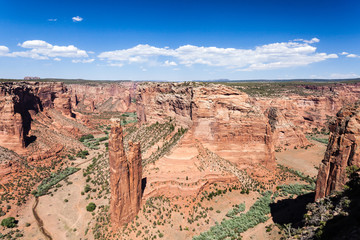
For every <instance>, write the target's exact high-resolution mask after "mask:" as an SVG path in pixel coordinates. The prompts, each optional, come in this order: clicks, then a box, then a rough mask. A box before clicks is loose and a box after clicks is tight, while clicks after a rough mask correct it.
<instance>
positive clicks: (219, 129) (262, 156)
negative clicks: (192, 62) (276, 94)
mask: <svg viewBox="0 0 360 240" xmlns="http://www.w3.org/2000/svg"><path fill="white" fill-rule="evenodd" d="M137 105H138V108H137V113H138V118H139V121H140V122H147V123H155V122H157V121H159V122H160V121H164V119H168V118H169V117H171V118H172V119H176V122H177V123H179V124H180V125H182V126H185V127H186V128H189V130H190V131H189V132H188V134H190V135H191V138H192V139H193V140H194V141H200V142H201V143H203V144H204V146H205V147H207V148H209V149H210V150H211V151H213V152H214V153H216V154H218V155H219V156H220V157H223V158H225V159H227V160H229V161H231V162H232V163H234V164H236V165H237V166H238V167H239V168H241V169H248V168H253V169H255V166H267V167H268V169H273V168H274V167H275V158H274V147H273V142H272V141H273V140H272V132H271V127H270V124H269V123H268V119H267V118H266V117H265V115H264V114H263V113H262V112H261V110H260V108H259V107H257V106H255V105H253V104H252V103H251V102H250V99H249V97H248V95H247V94H245V93H243V92H240V91H238V90H235V89H233V88H230V87H225V86H222V85H213V84H211V85H209V86H199V84H197V85H192V84H164V83H163V84H158V83H148V84H144V85H141V86H139V87H138V94H137Z"/></svg>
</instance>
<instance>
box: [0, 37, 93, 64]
mask: <svg viewBox="0 0 360 240" xmlns="http://www.w3.org/2000/svg"><path fill="white" fill-rule="evenodd" d="M18 46H20V47H22V48H25V49H28V50H25V51H18V52H10V51H9V48H8V47H6V46H0V56H7V57H25V58H33V59H41V60H44V59H53V60H55V61H60V60H61V57H63V58H87V57H88V54H87V52H86V51H85V50H81V49H78V48H77V47H75V46H74V45H68V46H58V45H52V44H50V43H48V42H45V41H43V40H29V41H25V42H23V43H19V44H18Z"/></svg>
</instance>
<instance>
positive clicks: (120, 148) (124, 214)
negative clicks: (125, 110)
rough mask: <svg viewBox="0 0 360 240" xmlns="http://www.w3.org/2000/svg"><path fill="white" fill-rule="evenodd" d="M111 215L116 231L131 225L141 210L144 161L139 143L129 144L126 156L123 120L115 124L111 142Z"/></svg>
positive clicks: (112, 129)
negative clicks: (126, 224)
mask: <svg viewBox="0 0 360 240" xmlns="http://www.w3.org/2000/svg"><path fill="white" fill-rule="evenodd" d="M109 164H110V187H111V200H110V213H111V222H112V226H113V228H114V229H117V228H119V227H121V226H122V225H123V224H125V223H128V222H130V221H131V220H132V219H133V218H134V217H135V216H136V214H137V212H138V211H139V210H140V204H141V198H142V185H141V184H142V159H141V151H140V144H139V143H129V152H128V154H127V156H126V154H125V149H124V144H123V131H122V127H121V125H120V120H113V123H112V127H111V134H110V139H109Z"/></svg>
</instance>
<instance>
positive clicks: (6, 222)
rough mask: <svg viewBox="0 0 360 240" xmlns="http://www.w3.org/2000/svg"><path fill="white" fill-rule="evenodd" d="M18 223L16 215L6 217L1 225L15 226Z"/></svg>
mask: <svg viewBox="0 0 360 240" xmlns="http://www.w3.org/2000/svg"><path fill="white" fill-rule="evenodd" d="M16 223H17V221H16V220H15V218H14V217H8V218H4V219H3V220H2V221H1V226H3V227H6V228H14V227H16Z"/></svg>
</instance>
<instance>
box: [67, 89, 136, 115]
mask: <svg viewBox="0 0 360 240" xmlns="http://www.w3.org/2000/svg"><path fill="white" fill-rule="evenodd" d="M136 86H137V83H134V82H116V83H98V84H96V83H84V84H66V87H67V88H68V89H69V92H70V94H71V99H72V107H73V108H74V109H76V110H77V111H79V112H133V111H135V108H136V106H135V93H136Z"/></svg>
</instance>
